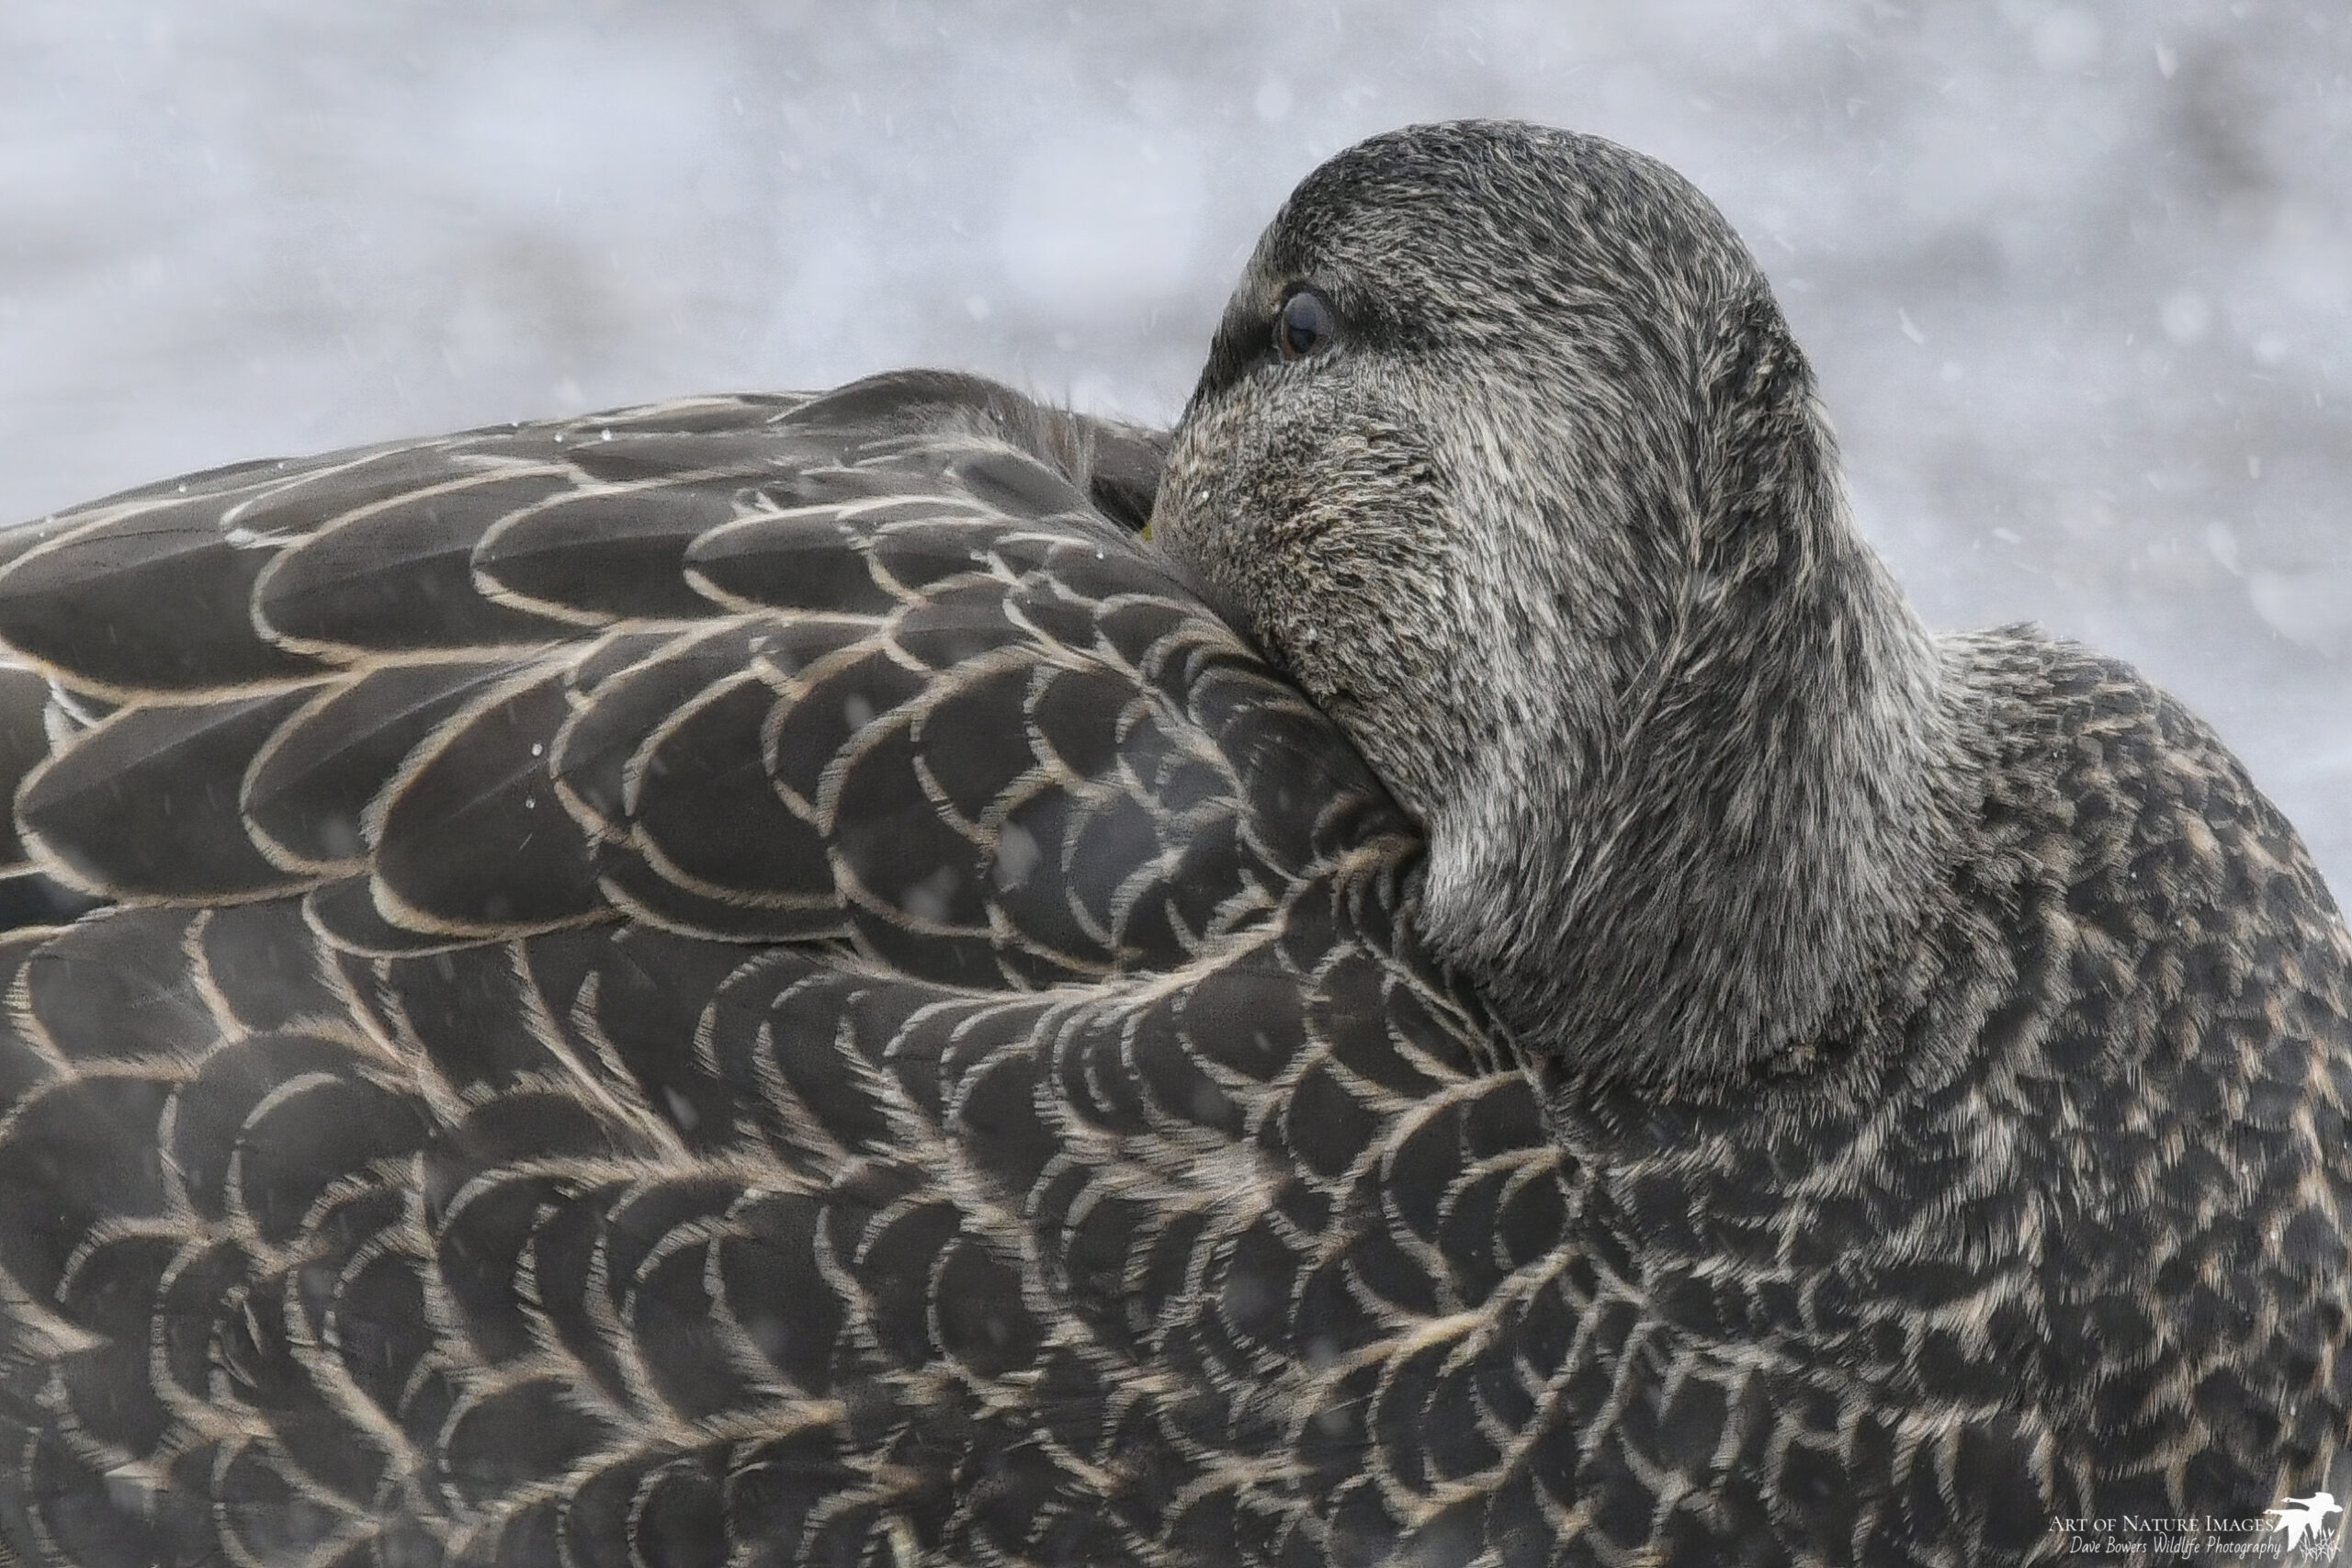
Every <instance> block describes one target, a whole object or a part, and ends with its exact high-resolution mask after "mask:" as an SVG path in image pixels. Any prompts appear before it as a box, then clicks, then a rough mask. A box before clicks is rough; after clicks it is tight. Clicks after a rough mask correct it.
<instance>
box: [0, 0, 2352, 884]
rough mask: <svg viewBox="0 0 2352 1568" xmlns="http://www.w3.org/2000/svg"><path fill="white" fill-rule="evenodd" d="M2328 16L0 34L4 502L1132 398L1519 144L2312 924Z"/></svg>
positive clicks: (1658, 2) (1828, 3)
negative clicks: (1604, 213)
mask: <svg viewBox="0 0 2352 1568" xmlns="http://www.w3.org/2000/svg"><path fill="white" fill-rule="evenodd" d="M2347 66H2352V6H2346V4H2345V3H2344V0H2193V3H2192V0H2109V3H2054V0H1902V3H1900V4H1895V3H1871V0H1782V3H1774V4H1769V5H1752V4H1747V3H1744V0H1584V3H1581V4H1578V3H1566V4H1504V3H1487V4H1471V5H1455V6H1444V5H1430V4H1421V3H1417V0H1387V3H1384V4H1379V5H1373V6H1345V5H1343V6H1330V5H1295V4H1282V3H1272V0H1186V3H1185V4H1183V5H1181V6H1175V5H1171V6H1143V5H1125V4H1122V5H1097V6H1069V5H1063V4H1042V3H1037V4H1019V3H1001V4H981V3H976V0H965V3H955V4H947V3H939V4H888V5H885V4H862V3H861V4H854V5H853V4H849V3H847V0H799V3H796V0H658V3H657V0H640V3H637V4H627V3H622V0H548V3H544V4H534V3H525V0H365V3H361V0H179V3H166V0H0V513H5V514H6V515H8V516H12V517H15V516H27V517H28V516H34V515H38V514H40V513H44V512H46V511H48V510H50V509H51V508H55V507H58V506H62V505H65V504H69V503H71V502H77V501H81V500H85V499H88V498H90V497H93V496H96V495H97V494H99V493H101V492H103V491H108V490H112V489H116V488H119V487H122V486H126V485H130V484H133V483H137V482H139V481H141V480H145V479H153V478H158V477H162V476H164V475H166V474H169V473H171V472H173V471H175V470H178V469H183V468H198V467H207V466H210V465H215V464H219V463H224V462H228V461H232V460H234V459H238V458H243V457H254V456H260V455H267V454H284V453H296V452H302V451H307V450H312V449H317V448H321V447H327V446H336V445H342V444H349V443H355V442H360V441H368V440H377V439H381V438H385V437H390V436H396V435H401V434H421V433H425V432H431V431H435V430H438V429H443V428H447V427H451V426H457V425H463V424H469V423H487V422H491V421H495V420H502V419H508V418H516V417H526V416H532V415H539V414H551V413H557V412H567V411H574V410H580V409H584V408H589V407H594V406H598V405H604V404H611V403H618V402H626V401H634V400H645V399H652V398H660V397H665V396H669V395H672V394H676V393H684V392H692V391H697V390H711V389H741V388H760V387H806V386H812V385H821V384H825V383H829V382H832V381H836V380H840V379H843V378H849V377H853V376H856V375H859V374H862V373H865V372H867V371H871V370H875V369H879V368H883V367H889V366H895V365H903V364H908V363H914V362H922V363H930V364H939V365H954V366H963V367H971V368H975V369H979V370H983V371H988V372H990V373H993V374H996V375H999V376H1002V377H1006V378H1011V379H1012V380H1014V381H1016V382H1020V383H1023V384H1025V385H1027V386H1028V387H1030V388H1032V389H1035V390H1038V391H1042V392H1044V393H1046V394H1049V395H1052V396H1056V397H1064V398H1069V399H1072V400H1075V401H1076V402H1078V403H1079V404H1080V405H1081V406H1084V407H1088V408H1093V409H1102V410H1110V411H1116V412H1124V413H1126V414H1129V415H1132V416H1136V417H1141V418H1146V419H1154V420H1164V419H1167V418H1169V417H1171V416H1172V415H1173V413H1174V412H1175V411H1176V409H1177V408H1178V407H1179V405H1180V403H1181V401H1182V398H1183V396H1184V393H1185V392H1186V390H1187V389H1188V388H1189V386H1190V384H1191V380H1192V378H1193V371H1194V368H1195V367H1196V364H1197V361H1198V358H1199V356H1200V355H1201V354H1202V351H1203V349H1204V346H1205V344H1206V342H1207V338H1208V334H1209V332H1210V328H1211V325H1212V323H1213V321H1214V320H1215V318H1216V311H1217V309H1218V307H1219V304H1220V302H1221V300H1222V298H1223V295H1224V293H1225V290H1226V288H1227V283H1228V281H1229V278H1230V275H1231V274H1232V272H1233V271H1234V270H1235V268H1236V266H1237V265H1238V262H1239V260H1240V258H1241V256H1242V255H1243V254H1244V253H1245V251H1246V250H1247V248H1248V246H1249V245H1250V242H1251V241H1252V239H1253V238H1254V237H1255V235H1256V233H1257V231H1258V230H1259V228H1260V226H1261V224H1262V223H1263V222H1264V221H1265V220H1266V219H1267V218H1268V217H1269V216H1271V214H1272V210H1273V209H1274V207H1275V206H1276V204H1277V203H1278V202H1279V200H1280V199H1281V197H1282V196H1283V193H1284V192H1285V191H1286V190H1287V189H1288V188H1289V186H1290V185H1291V184H1292V183H1293V182H1294V181H1295V179H1296V178H1297V177H1298V176H1299V175H1302V174H1303V173H1305V172H1306V170H1307V169H1308V168H1309V167H1311V166H1312V165H1313V164H1315V163H1316V162H1317V160H1318V159H1320V158H1321V157H1323V156H1324V155H1325V154H1327V153H1329V152H1332V151H1335V150H1336V149H1338V148H1339V147H1340V146H1342V145H1344V144H1345V143H1347V142H1348V141H1351V140H1353V139H1355V138H1356V137H1359V136H1361V135H1363V134H1365V133H1368V132H1370V131H1374V130H1381V129H1384V128H1385V127H1389V126H1393V125H1397V124H1400V123H1403V122H1406V121H1409V120H1414V119H1422V118H1437V117H1443V116H1453V115H1464V114H1487V115H1521V116H1528V117H1532V118H1540V119H1544V120H1548V121H1552V122H1555V123H1557V124H1562V125H1567V126H1574V127H1577V128H1580V129H1585V130H1596V131H1600V132H1601V133H1603V134H1605V135H1608V136H1611V137H1614V138H1616V139H1617V140H1619V141H1624V142H1627V143H1629V144H1631V145H1633V146H1635V147H1639V148H1642V149H1644V150H1645V151H1648V152H1654V153H1656V154H1657V155H1659V156H1661V157H1663V158H1665V159H1667V160H1668V162H1670V163H1672V164H1675V165H1677V166H1678V167H1679V168H1680V169H1681V170H1683V172H1685V173H1686V174H1688V175H1690V176H1691V178H1692V179H1694V180H1695V181H1697V182H1698V184H1699V185H1700V186H1702V188H1703V189H1705V190H1707V191H1708V192H1709V193H1710V194H1712V195H1713V197H1714V198H1715V199H1716V201H1717V202H1719V203H1720V204H1721V205H1722V207H1723V208H1724V210H1725V211H1726V212H1727V213H1729V215H1730V216H1731V218H1732V220H1733V221H1734V222H1735V223H1736V224H1737V226H1738V227H1739V228H1740V230H1741V231H1743V232H1744V233H1745V234H1746V235H1747V237H1748V239H1749V242H1750V243H1751V244H1753V245H1754V247H1755V248H1756V250H1757V252H1758V254H1759V256H1760V257H1761V258H1762V260H1763V262H1764V264H1765V265H1766V266H1767V267H1768V268H1769V269H1770V272H1771V274H1772V276H1773V278H1774V279H1775V281H1776V283H1777V284H1778V286H1779V288H1780V289H1781V296H1782V299H1783V303H1784V304H1785V306H1786V308H1787V310H1788V312H1789V314H1790V316H1791V317H1792V320H1793V321H1794V322H1795V324H1796V327H1797V329H1798V332H1799V333H1800V335H1801V337H1802V338H1803V340H1804V342H1805V344H1807V345H1808V346H1809V348H1810V349H1811V351H1812V354H1813V355H1814V358H1815V362H1816V364H1817V366H1818V367H1819V368H1820V371H1821V373H1822V377H1823V379H1824V381H1825V383H1826V390H1827V395H1828V398H1829V400H1830V405H1831V409H1832V412H1833V414H1834V415H1835V417H1836V418H1837V420H1838V424H1839V427H1840V430H1841V432H1842V434H1843V438H1844V443H1845V450H1846V456H1847V459H1848V462H1849V468H1850V470H1851V473H1852V477H1853V480H1854V484H1855V491H1856V496H1857V500H1858V504H1859V508H1860V516H1861V519H1862V523H1863V525H1864V527H1865V528H1866V529H1867V531H1868V532H1869V534H1870V535H1871V537H1872V538H1873V539H1874V540H1875V541H1876V542H1877V543H1878V545H1879V546H1880V547H1881V548H1882V549H1883V551H1884V552H1885V553H1886V555H1887V556H1888V557H1889V558H1890V559H1891V560H1892V561H1893V562H1894V565H1895V567H1896V569H1897V570H1898V571H1899V572H1900V573H1901V575H1902V577H1903V579H1904V581H1905V583H1906V584H1907V585H1908V587H1909V589H1910V591H1911V592H1912V593H1913V594H1914V596H1915V597H1916V598H1917V600H1918V602H1919V603H1920V604H1921V605H1922V606H1923V607H1924V608H1925V610H1926V611H1927V613H1928V615H1929V616H1930V618H1931V619H1932V620H1934V621H1935V622H1936V623H1937V624H1939V625H1945V626H1967V625H1981V624H1986V623H1992V622H1997V621H2005V620H2015V619H2034V620H2040V621H2041V622H2043V623H2045V624H2047V625H2049V626H2053V627H2056V628H2059V629H2062V630H2064V631H2067V632H2070V633H2072V634H2074V635H2076V636H2078V637H2084V638H2086V639H2087V640H2089V641H2092V642H2094V643H2097V644H2098V645H2101V646H2103V647H2104V648H2106V649H2109V650H2111V651H2113V652H2116V653H2120V654H2122V655H2124V656H2125V657H2128V658H2130V659H2132V660H2136V661H2138V662H2139V663H2140V664H2141V665H2142V666H2143V668H2145V669H2147V670H2148V671H2150V672H2151V673H2153V674H2154V677H2155V678H2156V679H2157V680H2159V681H2161V682H2164V683H2165V684H2167V685H2169V686H2170V687H2172V688H2173V689H2174V690H2176V691H2177V692H2179V693H2180V694H2183V695H2184V696H2186V697H2187V698H2188V700H2189V701H2190V702H2191V703H2192V704H2193V705H2196V706H2197V707H2199V709H2201V710H2202V711H2203V712H2204V713H2206V714H2207V715H2208V716H2210V717H2211V718H2212V719H2213V720H2214V721H2215V722H2216V723H2218V724H2219V725H2220V726H2221V728H2222V730H2223V732H2224V733H2225V734H2226V735H2227V736H2228V737H2229V738H2230V739H2232V740H2233V742H2234V743H2235V744H2236V745H2237V746H2238V747H2239V748H2240V749H2241V750H2242V751H2243V753H2244V754H2245V757H2246V759H2247V760H2248V761H2249V763H2250V765H2251V766H2252V768H2253V770H2254V773H2255V775H2256V778H2257V779H2258V780H2259V781H2260V782H2261V783H2262V784H2264V785H2265V786H2266V787H2267V789H2268V790H2270V792H2271V793H2272V794H2273V795H2275V796H2276V798H2278V800H2279V801H2280V803H2281V804H2282V805H2284V806H2285V807H2286V808H2287V810H2288V811H2289V813H2290V815H2291V816H2292V817H2293V818H2295V819H2296V820H2297V821H2298V822H2299V823H2300V824H2301V827H2302V829H2303V831H2304V833H2305V835H2306V837H2307V838H2308V839H2309V840H2310V841H2311V842H2312V846H2313V848H2314V850H2315V851H2316V852H2318V854H2319V856H2320V859H2321V861H2322V863H2323V864H2324V866H2325V867H2327V868H2328V869H2329V871H2330V872H2331V873H2332V876H2333V880H2334V882H2335V886H2337V887H2338V888H2339V889H2352V419H2348V418H2347V411H2348V410H2352V137H2347V135H2346V129H2347V125H2352V81H2347V74H2346V73H2347Z"/></svg>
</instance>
